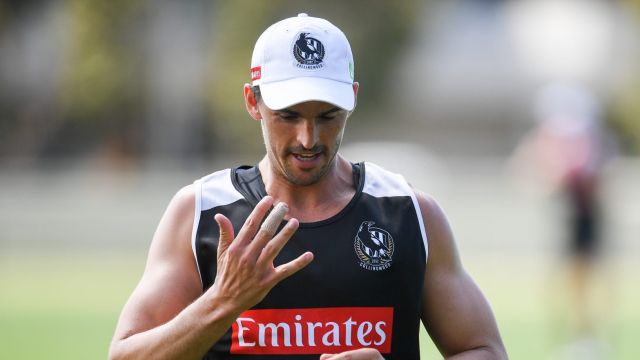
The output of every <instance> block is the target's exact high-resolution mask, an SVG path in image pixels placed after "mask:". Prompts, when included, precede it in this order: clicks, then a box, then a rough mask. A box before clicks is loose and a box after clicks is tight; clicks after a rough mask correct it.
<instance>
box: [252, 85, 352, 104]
mask: <svg viewBox="0 0 640 360" xmlns="http://www.w3.org/2000/svg"><path fill="white" fill-rule="evenodd" d="M260 94H261V95H262V99H263V101H264V103H265V105H267V107H269V108H270V109H273V110H279V109H284V108H286V107H289V106H293V105H296V104H300V103H303V102H307V101H323V102H326V103H329V104H332V105H335V106H337V107H339V108H342V109H344V110H347V111H351V110H353V108H354V106H355V95H354V93H353V84H351V83H345V82H341V81H336V80H330V79H323V78H314V77H299V78H293V79H289V80H284V81H277V82H271V83H266V84H260Z"/></svg>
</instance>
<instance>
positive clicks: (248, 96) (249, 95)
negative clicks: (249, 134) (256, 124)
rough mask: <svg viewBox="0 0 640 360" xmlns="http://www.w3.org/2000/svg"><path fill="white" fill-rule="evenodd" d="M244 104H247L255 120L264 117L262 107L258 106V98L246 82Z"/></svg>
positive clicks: (248, 110)
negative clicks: (261, 111)
mask: <svg viewBox="0 0 640 360" xmlns="http://www.w3.org/2000/svg"><path fill="white" fill-rule="evenodd" d="M244 104H245V105H246V106H247V112H249V115H251V117H252V118H253V119H254V120H260V119H262V114H260V109H259V108H258V100H256V97H255V96H254V94H253V90H252V89H251V85H249V84H244Z"/></svg>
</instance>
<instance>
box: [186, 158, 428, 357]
mask: <svg viewBox="0 0 640 360" xmlns="http://www.w3.org/2000/svg"><path fill="white" fill-rule="evenodd" d="M352 167H353V174H354V182H355V184H356V193H355V195H354V196H353V198H352V199H351V201H350V202H349V204H348V205H347V206H346V207H345V208H344V209H342V210H341V211H340V212H339V213H338V214H336V215H335V216H332V217H330V218H328V219H326V220H322V221H318V222H313V223H300V226H299V228H298V230H297V231H296V233H295V234H294V235H293V237H292V238H291V239H290V240H289V242H288V243H287V244H286V245H285V246H284V248H283V249H282V251H281V253H280V254H279V255H278V256H277V257H276V259H275V261H274V265H275V266H277V265H279V264H282V263H285V262H288V261H291V260H293V259H295V258H296V257H298V256H299V255H301V254H302V253H304V252H306V251H311V252H313V254H314V260H313V261H312V262H311V264H309V265H308V266H307V267H306V268H304V269H302V270H300V271H299V272H298V273H296V274H294V275H292V276H291V277H289V278H287V279H285V280H283V281H282V282H280V283H279V284H277V285H276V286H275V287H274V288H273V289H272V290H271V291H270V292H269V293H268V294H267V296H266V297H265V298H264V300H263V301H262V302H260V303H259V304H257V305H256V306H255V307H253V308H252V309H250V310H247V311H245V312H244V313H242V314H241V315H240V316H239V317H238V318H237V319H236V321H235V322H234V323H233V325H232V327H231V328H230V329H229V330H228V331H227V333H226V334H225V335H224V336H223V337H222V338H221V339H220V340H219V341H218V342H217V343H215V344H213V345H212V347H211V348H210V350H209V351H208V353H207V354H206V355H205V357H204V359H255V360H262V359H270V360H272V359H292V360H293V359H315V360H317V359H318V358H319V354H322V353H338V352H342V351H347V350H353V349H357V348H361V347H373V348H376V349H378V350H380V352H381V353H382V354H383V356H384V357H385V358H386V359H403V360H407V359H419V358H420V354H419V336H418V334H419V329H420V314H421V293H422V285H423V280H424V270H425V266H426V260H427V237H426V234H425V229H424V224H423V221H422V215H421V212H420V208H419V206H418V202H417V200H416V197H415V194H414V192H413V190H412V189H411V187H410V186H409V185H408V183H407V182H406V181H405V180H404V178H403V177H402V176H400V175H397V174H393V173H390V172H388V171H386V170H384V169H382V168H380V167H378V166H376V165H374V164H371V163H359V164H353V165H352ZM195 188H196V213H195V219H194V226H193V237H192V247H193V252H194V255H195V258H196V261H197V265H198V270H199V272H200V277H201V279H202V286H203V290H206V289H208V288H209V287H210V286H211V285H212V284H213V282H214V280H215V276H216V254H217V245H218V236H219V232H218V231H219V229H218V226H217V224H216V222H215V220H214V215H215V214H217V213H221V214H223V215H225V216H226V217H228V218H229V219H230V220H231V222H232V224H233V227H234V230H235V233H236V234H237V233H238V232H239V231H240V229H241V227H242V225H243V224H244V222H245V220H246V218H247V216H248V215H249V214H250V212H251V211H252V210H253V208H254V207H255V205H256V204H257V203H258V201H259V200H260V199H261V198H262V197H264V196H265V195H266V190H265V186H264V183H263V182H262V177H261V175H260V172H259V170H258V168H257V167H247V166H244V167H239V168H235V169H226V170H222V171H218V172H215V173H213V174H211V175H208V176H206V177H203V178H202V179H200V180H197V181H196V182H195ZM282 225H284V222H283V224H282Z"/></svg>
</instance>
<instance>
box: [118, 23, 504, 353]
mask: <svg viewBox="0 0 640 360" xmlns="http://www.w3.org/2000/svg"><path fill="white" fill-rule="evenodd" d="M353 75H354V64H353V56H352V53H351V48H350V45H349V42H348V41H347V38H346V37H345V35H344V34H343V33H342V31H340V30H339V29H338V28H337V27H335V26H334V25H333V24H331V23H329V22H328V21H326V20H324V19H320V18H314V17H310V16H307V15H306V14H300V15H298V16H297V17H293V18H289V19H285V20H282V21H280V22H277V23H275V24H274V25H272V26H271V27H269V28H268V29H267V30H265V32H264V33H263V34H262V35H261V36H260V37H259V39H258V41H257V42H256V46H255V48H254V52H253V57H252V62H251V77H252V83H251V84H245V86H244V97H245V103H246V107H247V110H248V112H249V115H250V116H251V117H252V118H253V119H254V120H256V121H257V122H259V123H260V125H261V127H262V134H263V140H264V143H265V145H266V155H265V156H264V158H262V160H260V161H259V163H258V164H257V165H256V166H241V167H238V168H233V169H225V170H221V171H217V172H214V173H213V174H211V175H208V176H205V177H203V178H202V179H199V180H197V181H196V182H195V183H194V184H192V185H189V186H186V187H185V188H183V189H181V190H180V191H179V192H178V193H177V194H176V195H175V196H174V198H173V199H172V200H171V202H170V204H169V206H168V208H167V210H166V212H165V214H164V215H163V217H162V219H161V220H160V224H159V225H158V229H157V231H156V233H155V235H154V238H153V241H152V244H151V248H150V250H149V256H148V260H147V265H146V268H145V271H144V274H143V276H142V279H141V280H140V283H139V284H138V286H137V287H136V289H135V290H134V291H133V294H132V295H131V297H130V298H129V300H128V301H127V303H126V305H125V306H124V309H123V310H122V313H121V315H120V319H119V322H118V325H117V327H116V330H115V334H114V337H113V341H112V344H111V348H110V352H109V353H110V358H111V359H236V358H238V359H256V360H260V359H323V360H327V359H333V360H339V359H364V360H368V359H418V358H419V328H420V322H422V323H423V324H424V326H425V328H426V329H427V331H428V333H429V334H430V336H431V338H432V339H433V341H434V343H435V344H436V345H437V347H438V349H439V350H440V352H441V353H442V354H443V355H444V356H445V357H446V358H447V359H506V352H505V349H504V346H503V344H502V340H501V339H500V335H499V332H498V329H497V325H496V322H495V319H494V316H493V314H492V311H491V309H490V306H489V304H488V303H487V301H486V300H485V298H484V297H483V295H482V293H481V291H480V290H479V288H478V287H477V286H476V285H475V283H474V282H473V280H472V279H471V278H470V277H469V275H467V273H466V272H465V270H464V269H463V267H462V265H461V263H460V259H459V257H458V254H457V250H456V246H455V243H454V240H453V235H452V231H451V229H450V227H449V224H448V222H447V220H446V217H445V215H444V213H443V211H442V210H441V209H440V207H439V206H438V205H437V203H436V202H435V201H434V200H433V199H432V198H431V197H429V196H428V195H425V194H424V193H422V192H420V191H418V190H415V189H413V188H412V187H411V186H410V185H409V184H408V183H407V182H406V181H405V180H404V178H403V177H402V176H400V175H396V174H393V173H390V172H388V171H386V170H384V169H382V168H380V167H378V166H376V165H374V164H372V163H368V162H365V163H352V162H350V161H348V160H347V159H345V158H344V157H343V156H341V155H340V154H339V153H338V150H339V147H340V142H341V140H342V136H343V132H344V129H345V126H346V123H347V118H348V117H349V116H350V115H351V113H352V111H353V110H354V108H355V105H356V96H357V93H358V86H359V85H358V83H357V82H354V77H353Z"/></svg>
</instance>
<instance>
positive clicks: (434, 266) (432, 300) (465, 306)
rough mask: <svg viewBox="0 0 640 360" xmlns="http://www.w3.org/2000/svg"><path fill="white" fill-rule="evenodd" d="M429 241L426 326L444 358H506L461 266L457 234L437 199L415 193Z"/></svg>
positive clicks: (481, 298)
mask: <svg viewBox="0 0 640 360" xmlns="http://www.w3.org/2000/svg"><path fill="white" fill-rule="evenodd" d="M416 196H417V198H418V203H419V204H420V210H421V212H422V216H423V219H424V224H425V228H426V232H427V238H428V247H429V249H428V250H429V253H428V261H427V266H426V270H425V279H424V285H423V288H422V296H423V303H422V304H423V305H422V322H423V324H424V326H425V328H426V329H427V332H428V333H429V335H430V336H431V338H432V340H433V341H434V343H435V344H436V346H437V347H438V350H440V352H441V353H442V355H443V356H445V358H446V359H451V360H454V359H456V360H463V359H474V360H481V359H482V360H484V359H487V360H488V359H492V360H493V359H507V353H506V351H505V348H504V344H503V343H502V339H501V338H500V333H499V331H498V326H497V324H496V320H495V318H494V316H493V312H492V311H491V307H490V305H489V303H488V302H487V300H486V299H485V297H484V295H483V294H482V292H481V291H480V289H479V288H478V286H477V285H476V284H475V282H474V281H473V279H472V278H471V277H470V276H469V275H468V274H467V272H466V271H465V270H464V268H463V267H462V263H461V261H460V257H459V255H458V251H457V249H456V245H455V241H454V238H453V232H452V230H451V227H450V226H449V222H448V221H447V218H446V216H445V214H444V212H443V211H442V209H441V208H440V206H439V205H438V204H437V203H436V202H435V200H434V199H433V198H431V197H429V196H427V195H425V194H423V193H420V192H418V191H416Z"/></svg>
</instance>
